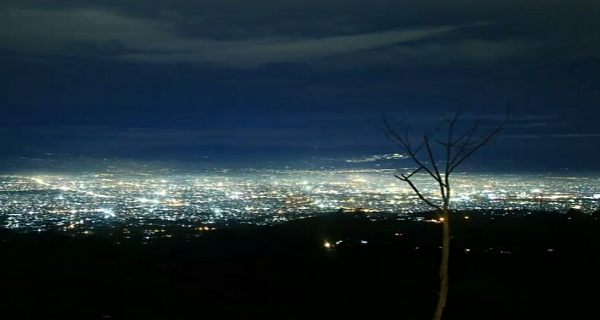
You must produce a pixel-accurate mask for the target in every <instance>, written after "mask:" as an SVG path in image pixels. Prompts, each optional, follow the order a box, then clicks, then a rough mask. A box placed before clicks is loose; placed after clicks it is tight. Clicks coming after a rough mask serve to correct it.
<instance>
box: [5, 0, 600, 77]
mask: <svg viewBox="0 0 600 320" xmlns="http://www.w3.org/2000/svg"><path fill="white" fill-rule="evenodd" d="M512 2H513V1H508V4H510V3H512ZM575 2H577V4H578V6H577V5H575V4H574V3H573V2H569V3H570V5H569V4H567V3H566V2H563V1H546V2H542V1H533V4H528V5H523V6H522V7H521V10H523V11H522V12H510V11H507V10H506V6H507V3H503V4H496V3H490V4H489V5H488V6H487V7H478V6H477V5H476V4H475V3H474V2H473V1H468V0H459V1H457V2H456V3H455V4H454V5H453V6H448V7H444V6H440V5H439V4H436V3H434V2H432V1H429V0H426V1H423V2H415V1H373V2H369V4H367V3H366V2H365V1H357V0H349V1H346V2H344V3H342V2H338V1H325V2H314V1H305V2H303V1H296V0H286V1H261V2H247V1H238V0H226V1H221V2H219V1H212V0H210V1H182V0H179V1H158V0H151V1H147V2H146V1H145V2H144V3H145V5H144V6H142V7H140V6H139V2H138V1H106V2H103V5H102V6H99V5H98V4H96V3H94V2H91V1H57V2H52V4H49V3H48V2H40V1H30V0H24V1H20V2H16V1H7V2H6V3H5V4H4V5H2V6H0V49H2V50H3V51H5V52H8V53H12V54H13V56H14V55H17V56H18V57H21V58H23V57H30V58H32V57H35V58H51V59H59V60H60V59H67V58H73V57H77V58H81V57H83V58H92V59H103V60H107V59H108V60H117V61H124V62H138V63H139V62H143V63H190V64H196V65H204V66H206V65H208V66H218V67H233V68H255V67H260V66H266V65H270V64H281V63H284V64H285V63H300V64H318V65H321V66H322V65H332V66H336V65H340V64H341V65H345V66H351V67H356V66H359V67H360V66H362V65H372V64H374V63H375V64H380V65H390V64H391V65H395V64H400V65H402V64H405V65H449V64H456V63H466V64H471V63H474V64H481V63H483V64H489V63H496V62H502V61H520V60H526V61H530V60H533V59H538V60H539V59H540V58H543V59H542V60H550V61H571V60H575V61H578V60H589V59H600V42H598V41H593V40H592V39H593V37H594V36H595V35H597V34H598V32H599V30H600V27H598V25H597V23H594V22H593V21H594V20H593V19H592V16H591V15H592V14H593V13H594V11H598V12H599V13H600V9H599V8H598V7H599V6H598V5H596V6H594V4H593V2H591V1H575ZM168 4H171V6H168ZM488 7H491V9H492V10H490V8H488ZM563 7H564V8H565V9H567V10H562V11H561V10H560V9H561V8H563ZM467 8H470V9H471V10H469V11H467V10H465V9H467ZM486 8H487V9H486ZM493 9H495V11H494V10H493ZM470 12H476V13H478V15H473V14H472V13H470ZM559 14H562V15H563V17H562V18H563V19H562V20H561V21H557V20H555V17H556V16H557V15H559ZM415 15H416V16H415ZM528 15H531V16H528ZM575 19H577V20H575ZM480 21H494V22H495V23H480ZM561 27H562V28H569V29H570V30H568V31H569V32H565V31H566V30H561V29H560V28H561ZM557 28H558V29H557ZM572 32H577V35H578V37H575V38H573V36H572V35H573V33H572ZM567 35H568V36H567Z"/></svg>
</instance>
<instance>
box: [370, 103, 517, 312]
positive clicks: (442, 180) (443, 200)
mask: <svg viewBox="0 0 600 320" xmlns="http://www.w3.org/2000/svg"><path fill="white" fill-rule="evenodd" d="M462 114H463V109H462V108H459V110H458V111H457V112H456V114H455V115H454V117H452V118H448V117H445V116H444V115H442V118H443V121H442V122H441V123H440V125H438V128H436V130H435V131H434V132H432V133H430V134H424V135H423V137H422V140H420V143H418V144H417V145H414V144H412V143H411V139H409V132H408V130H407V129H406V127H405V120H406V119H405V120H402V121H400V122H398V123H396V124H393V125H392V124H390V123H389V121H388V119H387V118H386V117H385V115H384V116H382V119H381V122H382V124H383V126H382V130H384V132H385V134H386V136H387V137H388V138H389V139H390V140H392V141H393V142H395V143H396V144H397V145H398V146H399V147H400V148H401V149H402V150H403V151H404V153H405V154H406V156H407V157H408V158H409V159H410V160H412V161H413V162H414V164H415V165H416V169H415V170H413V171H412V172H407V173H398V174H396V175H395V177H396V178H398V180H400V181H403V182H405V183H407V184H408V185H409V186H410V187H411V189H412V190H413V191H414V193H415V194H416V195H417V196H418V197H419V199H421V200H422V201H423V202H424V203H425V204H427V206H429V207H431V208H432V209H433V210H435V211H436V212H437V213H438V214H439V216H440V217H439V219H440V220H441V222H442V226H443V237H442V259H441V263H440V291H439V298H438V303H437V307H436V309H435V313H434V315H433V320H440V319H441V318H442V315H443V313H444V307H445V306H446V301H447V299H448V281H449V278H448V262H449V259H450V240H451V239H452V237H451V235H450V218H451V215H450V210H451V207H450V199H451V197H452V185H451V181H450V176H451V175H452V173H453V172H454V171H455V170H456V168H458V167H459V166H460V165H461V164H462V163H463V162H464V161H465V160H467V159H468V158H470V157H471V156H472V155H473V154H474V153H475V152H477V150H479V149H481V148H482V147H483V146H485V145H487V144H488V143H489V142H490V141H491V140H492V138H493V137H495V136H496V135H497V134H498V133H500V132H501V131H502V130H503V129H505V128H506V126H507V125H508V123H509V119H510V109H509V107H508V106H507V108H506V116H505V117H504V120H502V122H501V123H500V124H498V126H496V127H494V129H493V130H491V131H489V132H487V133H485V134H483V135H479V133H478V132H479V129H480V121H479V120H478V121H475V123H474V124H473V125H472V126H471V127H470V128H469V129H468V130H466V131H465V132H463V133H462V134H460V135H458V134H457V133H456V131H457V130H456V127H457V123H458V121H459V119H460V118H461V116H462ZM442 125H445V126H446V127H447V131H446V132H445V137H444V139H443V140H434V137H435V136H436V134H437V133H438V131H439V130H438V129H439V128H440V127H441V126H442ZM433 142H435V143H437V144H439V145H440V146H441V147H442V148H441V151H438V152H439V153H437V152H434V148H433V147H432V143H433ZM421 154H425V156H424V158H421V156H420V155H421ZM438 159H443V160H441V161H440V160H438ZM418 173H421V174H424V175H426V176H427V175H428V176H429V177H430V178H432V179H433V180H435V182H436V183H437V185H438V187H439V192H440V197H439V198H432V197H431V196H428V195H426V194H424V193H423V192H422V191H421V189H419V187H418V186H417V185H416V184H415V182H414V180H413V177H414V176H415V175H416V174H418Z"/></svg>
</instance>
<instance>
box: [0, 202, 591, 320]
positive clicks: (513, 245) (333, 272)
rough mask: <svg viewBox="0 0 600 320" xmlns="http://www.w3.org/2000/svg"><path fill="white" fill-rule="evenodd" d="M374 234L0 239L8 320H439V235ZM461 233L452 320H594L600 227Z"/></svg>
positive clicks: (366, 229)
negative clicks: (146, 239)
mask: <svg viewBox="0 0 600 320" xmlns="http://www.w3.org/2000/svg"><path fill="white" fill-rule="evenodd" d="M466 215H469V219H465V218H464V217H465V216H466ZM372 220H373V219H369V218H368V217H366V216H362V215H354V214H352V215H350V214H343V215H340V214H338V215H332V216H326V217H320V218H311V219H304V220H298V221H294V222H290V223H287V224H284V225H279V226H274V227H243V228H240V227H238V228H231V229H224V230H216V231H211V232H208V233H206V234H204V235H202V236H201V237H198V238H194V239H193V240H190V241H188V240H186V239H185V238H183V237H173V238H170V239H165V240H162V241H158V242H156V241H155V242H154V243H150V244H146V245H143V244H141V243H139V242H131V243H121V244H116V243H114V241H111V240H108V239H105V238H102V237H87V238H74V237H69V236H64V235H58V234H54V233H40V234H15V233H11V232H8V231H4V232H0V239H1V241H0V250H1V251H0V252H1V253H2V262H1V265H0V277H1V279H2V282H1V283H2V285H1V290H2V294H1V295H0V297H1V300H0V301H1V302H0V306H1V308H0V310H1V312H2V314H1V315H0V318H2V319H155V318H156V319H186V318H194V319H350V318H352V319H429V318H430V317H431V315H432V312H433V307H434V305H435V302H436V299H437V297H436V294H435V290H436V288H437V263H438V256H439V251H440V250H439V240H440V235H439V234H440V233H441V231H440V229H441V225H439V224H436V223H428V222H414V221H398V220H388V219H382V220H378V221H372ZM454 220H455V221H453V222H454V229H453V232H454V235H455V238H454V239H453V246H454V248H453V253H452V254H453V255H452V257H451V284H450V286H451V287H450V297H449V304H448V307H447V314H446V317H445V319H591V318H596V316H597V313H598V312H597V303H599V302H600V299H599V298H600V295H599V294H598V288H599V285H600V281H599V280H598V278H599V276H600V233H599V232H598V231H599V230H600V229H599V227H600V220H598V219H595V218H593V217H590V216H575V217H569V216H567V215H559V214H553V213H541V212H540V213H534V214H532V215H517V214H513V215H509V216H490V215H482V214H481V213H460V214H456V216H455V218H454ZM338 241H342V242H339V244H338V245H337V246H336V245H335V244H336V242H338ZM361 241H362V242H361ZM325 242H329V243H330V244H331V245H332V247H331V248H326V247H325Z"/></svg>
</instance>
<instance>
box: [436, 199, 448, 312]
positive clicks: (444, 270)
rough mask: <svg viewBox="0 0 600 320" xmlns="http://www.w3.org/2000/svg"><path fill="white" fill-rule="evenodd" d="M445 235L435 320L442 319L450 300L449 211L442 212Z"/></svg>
mask: <svg viewBox="0 0 600 320" xmlns="http://www.w3.org/2000/svg"><path fill="white" fill-rule="evenodd" d="M442 218H443V221H442V224H443V227H444V234H443V238H442V262H441V263H440V293H439V299H438V303H437V307H436V309H435V314H434V315H433V320H440V319H442V315H443V313H444V307H446V300H447V299H448V260H449V259H450V217H449V215H448V210H447V209H445V210H443V211H442Z"/></svg>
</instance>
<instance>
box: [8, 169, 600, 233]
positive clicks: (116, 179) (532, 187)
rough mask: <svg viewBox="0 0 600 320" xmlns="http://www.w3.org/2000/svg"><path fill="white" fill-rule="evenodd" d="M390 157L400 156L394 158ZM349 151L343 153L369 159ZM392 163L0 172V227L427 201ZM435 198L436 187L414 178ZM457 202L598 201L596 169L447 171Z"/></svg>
mask: <svg viewBox="0 0 600 320" xmlns="http://www.w3.org/2000/svg"><path fill="white" fill-rule="evenodd" d="M398 158H400V157H398ZM370 160H371V159H368V158H367V159H364V160H362V159H353V160H351V161H359V162H360V161H370ZM394 172H395V170H392V169H376V170H373V169H340V170H283V169H282V170H276V169H260V170H259V169H255V170H214V171H213V172H205V173H193V174H192V173H190V174H176V175H173V174H165V173H160V172H157V171H156V170H154V169H153V170H150V169H148V170H147V171H145V170H144V168H138V169H137V171H135V173H124V172H119V171H115V172H105V173H98V174H89V173H88V174H49V175H4V176H0V226H1V227H4V228H8V229H12V230H17V231H27V232H31V231H33V232H35V231H43V230H46V229H48V228H52V229H55V230H56V229H58V230H61V231H64V232H67V233H71V234H93V233H94V228H103V227H104V228H106V227H111V226H120V227H136V226H152V227H151V228H150V230H154V231H153V232H151V234H152V236H157V235H156V234H158V236H164V237H168V236H169V235H168V234H161V232H164V231H161V230H163V229H162V228H164V227H174V226H175V227H178V228H193V229H197V230H200V231H206V230H212V229H215V228H218V227H219V226H223V225H231V224H253V225H271V224H278V223H281V222H285V221H289V220H294V219H300V218H306V217H311V216H316V215H322V214H327V213H332V212H357V211H359V212H365V213H367V214H372V215H378V214H387V215H395V216H398V217H405V218H407V219H411V218H417V216H418V215H414V214H415V213H418V212H424V211H427V210H429V208H428V207H426V206H424V205H423V203H422V202H421V201H420V200H419V199H418V198H417V196H416V195H415V194H414V193H413V192H412V191H411V190H410V188H409V187H408V186H406V185H404V184H403V183H402V182H401V181H398V180H397V179H396V178H394V175H393V174H394ZM416 183H417V185H419V186H420V188H422V190H423V191H424V193H425V194H427V195H428V196H430V197H432V198H433V199H436V197H437V196H438V194H437V186H436V185H434V184H433V183H432V181H431V180H430V179H428V177H426V176H420V177H417V178H416ZM453 184H454V186H455V189H454V199H453V205H454V208H455V209H458V210H482V211H485V210H508V211H514V210H531V211H558V212H566V211H567V210H568V209H578V210H582V211H584V212H593V211H597V210H600V178H597V177H570V176H558V175H508V174H456V175H455V176H454V178H453Z"/></svg>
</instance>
